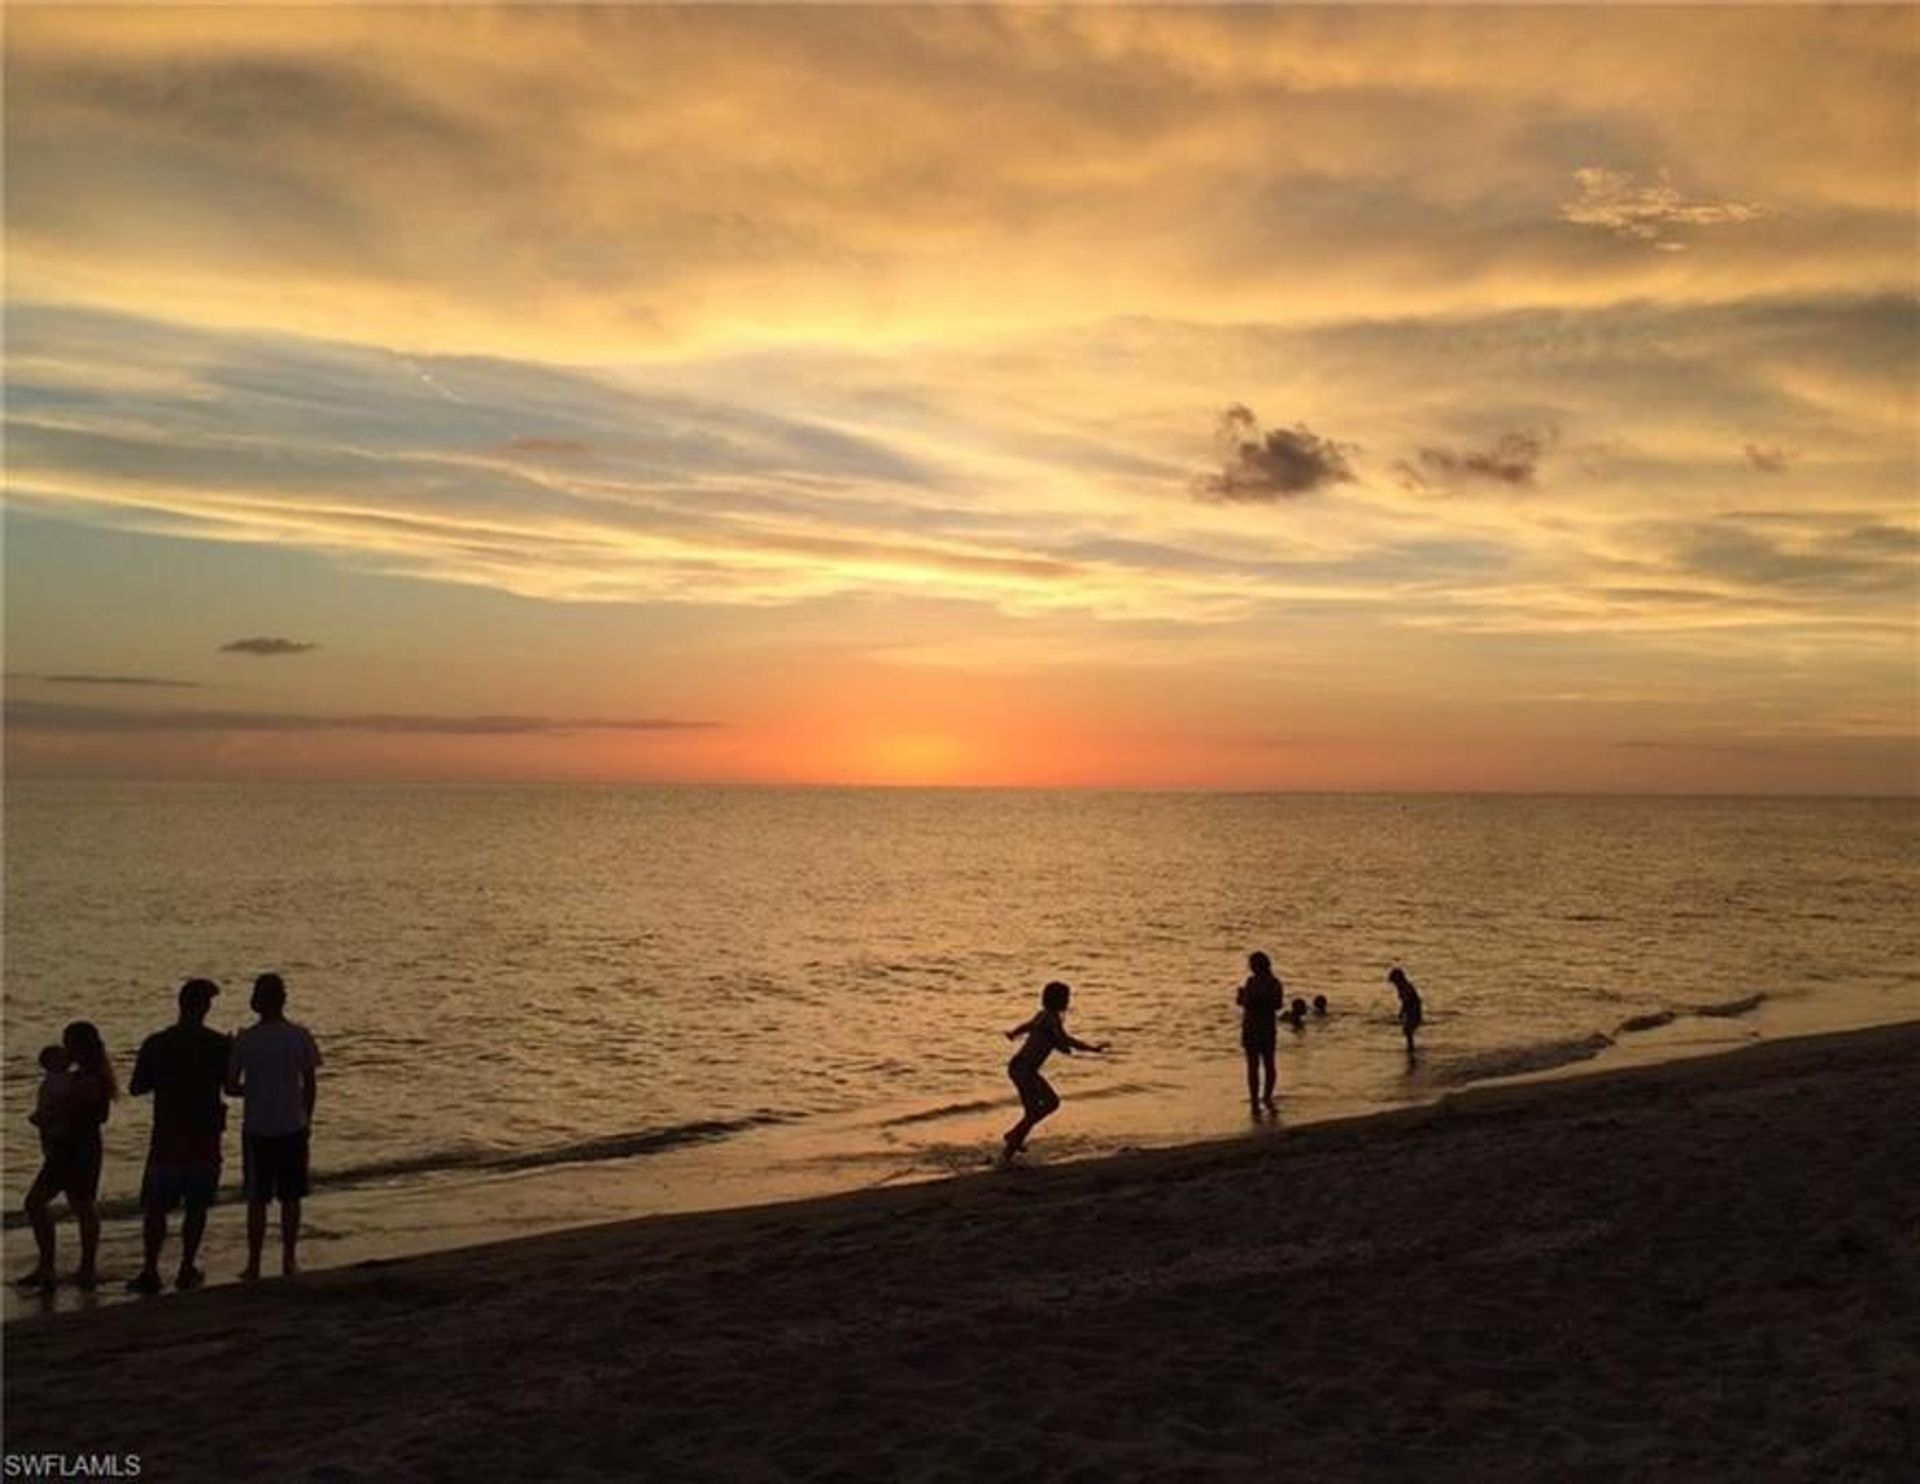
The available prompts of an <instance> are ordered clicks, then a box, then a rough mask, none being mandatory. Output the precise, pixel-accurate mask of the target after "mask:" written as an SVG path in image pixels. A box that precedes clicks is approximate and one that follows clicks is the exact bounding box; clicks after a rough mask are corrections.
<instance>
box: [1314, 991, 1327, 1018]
mask: <svg viewBox="0 0 1920 1484" xmlns="http://www.w3.org/2000/svg"><path fill="white" fill-rule="evenodd" d="M1313 1013H1314V1014H1315V1015H1325V1014H1326V1013H1327V997H1326V996H1325V995H1323V994H1317V995H1315V996H1314V997H1313Z"/></svg>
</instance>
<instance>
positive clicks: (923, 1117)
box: [873, 1082, 1159, 1128]
mask: <svg viewBox="0 0 1920 1484" xmlns="http://www.w3.org/2000/svg"><path fill="white" fill-rule="evenodd" d="M1158 1088H1159V1084H1158V1083H1153V1082H1116V1083H1115V1084H1114V1085H1113V1086H1111V1087H1088V1088H1077V1089H1075V1091H1074V1094H1073V1100H1074V1101H1075V1102H1076V1103H1086V1102H1093V1101H1095V1100H1097V1099H1100V1098H1124V1097H1131V1096H1133V1095H1134V1094H1135V1093H1142V1092H1155V1091H1157V1090H1158ZM1012 1102H1013V1094H1012V1093H1011V1092H1008V1093H1004V1094H1002V1095H1001V1096H999V1097H993V1098H969V1099H967V1100H966V1101H965V1102H960V1103H941V1104H939V1105H937V1106H935V1107H932V1108H916V1109H914V1110H913V1111H912V1112H911V1113H900V1114H897V1115H895V1116H894V1117H892V1118H883V1119H881V1120H880V1121H879V1122H878V1123H876V1124H874V1125H873V1127H875V1128H905V1127H907V1126H909V1125H911V1124H916V1123H937V1122H939V1121H940V1120H941V1119H943V1118H960V1117H964V1116H965V1115H966V1114H968V1113H987V1112H990V1111H992V1110H993V1109H995V1108H1005V1107H1008V1106H1010V1105H1011V1104H1012Z"/></svg>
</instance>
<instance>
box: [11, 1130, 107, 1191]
mask: <svg viewBox="0 0 1920 1484" xmlns="http://www.w3.org/2000/svg"><path fill="white" fill-rule="evenodd" d="M40 1153H41V1164H40V1173H39V1174H37V1175H35V1176H34V1177H33V1187H32V1189H31V1190H29V1191H28V1195H29V1197H31V1196H33V1195H36V1194H37V1195H39V1196H40V1197H41V1198H42V1199H44V1200H51V1199H52V1198H53V1197H54V1196H56V1195H64V1196H65V1197H66V1198H67V1199H68V1200H70V1201H90V1200H92V1199H93V1198H94V1197H95V1196H96V1195H98V1194H99V1193H100V1157H101V1155H100V1131H99V1130H98V1129H94V1130H92V1131H91V1132H90V1133H87V1134H82V1135H81V1136H79V1137H78V1138H73V1137H68V1138H64V1139H57V1140H46V1141H44V1142H43V1143H42V1145H41V1149H40Z"/></svg>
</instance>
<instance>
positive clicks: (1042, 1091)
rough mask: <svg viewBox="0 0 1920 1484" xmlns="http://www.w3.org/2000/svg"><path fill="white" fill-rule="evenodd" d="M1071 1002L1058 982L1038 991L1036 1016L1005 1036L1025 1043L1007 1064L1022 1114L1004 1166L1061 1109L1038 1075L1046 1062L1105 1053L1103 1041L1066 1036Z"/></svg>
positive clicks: (1068, 992) (1010, 1132)
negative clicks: (1042, 1122)
mask: <svg viewBox="0 0 1920 1484" xmlns="http://www.w3.org/2000/svg"><path fill="white" fill-rule="evenodd" d="M1072 999H1073V991H1072V990H1071V989H1070V988H1068V987H1067V986H1066V985H1064V984H1062V983H1061V982H1060V981H1059V980H1058V979H1056V980H1054V981H1053V982H1052V983H1051V984H1049V985H1047V987H1046V988H1045V989H1043V990H1041V991H1040V1010H1039V1013H1038V1014H1036V1015H1034V1016H1033V1018H1032V1019H1030V1020H1027V1021H1024V1022H1022V1023H1021V1024H1020V1025H1017V1026H1015V1027H1014V1028H1013V1029H1012V1030H1010V1031H1008V1032H1007V1039H1008V1040H1009V1041H1013V1040H1017V1039H1018V1038H1019V1037H1021V1036H1025V1037H1026V1038H1027V1039H1026V1042H1025V1044H1024V1045H1022V1046H1021V1048H1020V1049H1019V1050H1018V1051H1016V1052H1014V1054H1013V1060H1012V1061H1010V1062H1008V1063H1007V1075H1008V1076H1009V1077H1011V1078H1012V1079H1013V1085H1014V1087H1015V1088H1016V1089H1017V1090H1018V1091H1019V1093H1020V1106H1021V1108H1022V1109H1023V1110H1024V1111H1023V1113H1022V1115H1021V1118H1020V1121H1019V1122H1018V1123H1016V1124H1015V1125H1014V1126H1013V1127H1012V1128H1010V1129H1008V1130H1007V1133H1006V1149H1005V1151H1004V1152H1003V1153H1002V1155H1001V1161H1002V1162H1003V1163H1004V1162H1006V1161H1007V1160H1010V1159H1012V1158H1013V1157H1014V1155H1016V1154H1018V1153H1019V1152H1020V1151H1021V1150H1022V1149H1024V1148H1025V1147H1026V1143H1027V1135H1028V1134H1030V1133H1032V1132H1033V1127H1034V1125H1035V1124H1037V1123H1038V1122H1040V1120H1041V1119H1043V1118H1045V1117H1047V1116H1048V1115H1049V1114H1051V1113H1052V1112H1053V1111H1054V1110H1055V1109H1056V1108H1058V1107H1059V1106H1060V1095H1059V1094H1058V1093H1056V1092H1055V1091H1054V1090H1053V1086H1052V1084H1051V1083H1049V1082H1048V1081H1047V1079H1046V1078H1045V1077H1042V1076H1041V1075H1040V1068H1041V1067H1042V1066H1043V1065H1045V1063H1046V1060H1047V1058H1048V1057H1049V1056H1051V1055H1052V1054H1053V1053H1054V1052H1056V1051H1064V1052H1066V1053H1067V1054H1068V1055H1069V1056H1071V1055H1072V1054H1073V1053H1074V1052H1076V1051H1105V1050H1106V1049H1107V1046H1106V1043H1105V1042H1104V1041H1103V1042H1101V1043H1100V1044H1099V1045H1097V1046H1096V1045H1093V1044H1091V1043H1090V1042H1087V1041H1079V1040H1075V1039H1074V1038H1073V1037H1072V1036H1070V1035H1068V1034H1067V1026H1066V1021H1065V1019H1064V1017H1065V1015H1066V1013H1067V1006H1068V1004H1070V1003H1071V1002H1072Z"/></svg>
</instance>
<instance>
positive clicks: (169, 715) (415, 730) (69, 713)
mask: <svg viewBox="0 0 1920 1484" xmlns="http://www.w3.org/2000/svg"><path fill="white" fill-rule="evenodd" d="M6 724H7V726H8V727H9V728H17V729H19V730H22V731H41V732H119V733H126V732H380V733H387V734H406V735H419V736H443V737H525V736H540V735H549V736H551V735H559V734H562V733H567V732H685V731H704V730H708V729H710V728H713V727H717V726H718V725H720V724H719V723H718V722H712V721H683V720H678V719H675V718H672V717H653V716H648V717H597V716H573V717H568V716H489V715H478V716H418V715H405V714H400V715H394V714H389V713H369V714H364V715H349V716H329V715H324V714H312V713H304V712H294V711H212V710H198V709H186V708H178V709H170V710H148V709H145V708H139V707H131V706H70V705H64V704H61V703H59V702H52V701H23V700H14V699H9V700H8V702H7V704H6Z"/></svg>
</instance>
